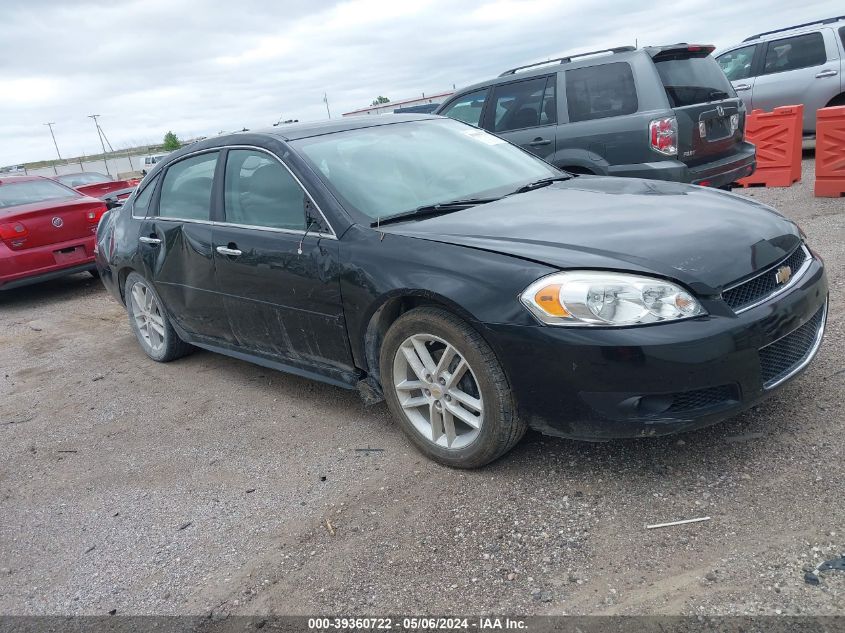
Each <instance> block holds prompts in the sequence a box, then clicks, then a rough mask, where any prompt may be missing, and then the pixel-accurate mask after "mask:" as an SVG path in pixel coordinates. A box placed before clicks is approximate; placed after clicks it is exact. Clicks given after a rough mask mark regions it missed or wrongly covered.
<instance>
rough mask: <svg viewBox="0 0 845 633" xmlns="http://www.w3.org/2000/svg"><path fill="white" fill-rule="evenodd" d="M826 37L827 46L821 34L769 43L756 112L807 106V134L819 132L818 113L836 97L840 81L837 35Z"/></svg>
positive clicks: (758, 84) (757, 84) (755, 101)
mask: <svg viewBox="0 0 845 633" xmlns="http://www.w3.org/2000/svg"><path fill="white" fill-rule="evenodd" d="M825 33H827V34H829V35H830V41H829V42H827V43H826V42H825V36H824V35H823V34H822V33H821V32H819V31H815V32H813V33H804V34H802V35H795V36H793V37H785V38H782V39H779V40H772V41H770V42H767V43H766V45H765V51H764V53H763V60H762V63H761V66H760V72H759V76H758V77H757V79H756V81H755V82H754V95H753V98H752V104H753V106H754V108H755V109H761V110H772V109H774V108H776V107H778V106H783V105H797V104H804V131H805V132H812V131H814V130H815V129H816V110H818V109H819V108H823V107H824V106H825V105H826V104H827V102H828V101H829V100H830V99H831V98H832V97H833V96H835V95H836V93H837V92H838V88H839V79H840V78H839V53H838V47H837V45H836V41H835V39H834V34H833V32H831V31H830V30H829V29H825Z"/></svg>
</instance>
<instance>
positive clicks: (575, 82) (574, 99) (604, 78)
mask: <svg viewBox="0 0 845 633" xmlns="http://www.w3.org/2000/svg"><path fill="white" fill-rule="evenodd" d="M566 102H567V108H568V110H569V121H570V122H572V123H575V122H577V121H591V120H593V119H604V118H607V117H612V116H621V115H623V114H633V113H634V112H636V111H637V108H638V107H639V104H638V102H637V89H636V87H635V86H634V74H633V73H632V72H631V66H630V65H629V64H627V63H626V62H613V63H611V64H599V65H598V66H588V67H586V68H576V69H575V70H567V71H566Z"/></svg>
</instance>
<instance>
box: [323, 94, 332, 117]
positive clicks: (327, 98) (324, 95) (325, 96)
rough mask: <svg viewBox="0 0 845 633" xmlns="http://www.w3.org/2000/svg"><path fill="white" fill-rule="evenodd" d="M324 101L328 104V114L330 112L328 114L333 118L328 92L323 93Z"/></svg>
mask: <svg viewBox="0 0 845 633" xmlns="http://www.w3.org/2000/svg"><path fill="white" fill-rule="evenodd" d="M323 102H324V103H325V104H326V114H328V115H329V118H330V119H331V118H332V113H331V111H330V110H329V95H328V94H326V93H325V92H324V93H323Z"/></svg>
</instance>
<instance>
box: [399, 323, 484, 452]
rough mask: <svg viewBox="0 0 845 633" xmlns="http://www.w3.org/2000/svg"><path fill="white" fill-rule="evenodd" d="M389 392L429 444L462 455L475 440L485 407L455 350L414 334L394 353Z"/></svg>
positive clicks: (433, 338)
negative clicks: (456, 451) (390, 391)
mask: <svg viewBox="0 0 845 633" xmlns="http://www.w3.org/2000/svg"><path fill="white" fill-rule="evenodd" d="M393 383H394V384H393V388H394V389H395V391H396V397H397V399H398V401H399V404H400V405H401V407H402V410H403V411H404V413H405V415H407V417H408V419H409V420H410V421H411V423H412V424H413V426H414V428H415V429H416V430H417V432H419V433H420V434H421V435H422V436H423V437H424V438H426V439H427V440H428V441H430V442H431V443H433V444H436V445H438V446H441V447H443V448H447V449H453V450H456V449H461V448H464V447H466V446H469V445H470V444H472V442H474V441H475V440H476V438H477V437H478V436H479V434H480V432H481V426H482V424H483V423H484V402H483V400H482V397H481V390H480V389H479V386H478V381H477V380H476V377H475V374H474V373H473V370H472V367H470V365H469V363H468V362H467V360H466V358H464V357H463V356H462V355H461V354H460V352H458V350H457V349H456V348H455V346H454V345H452V344H451V343H448V342H447V341H445V340H443V339H442V338H440V337H438V336H434V335H433V334H414V335H413V336H410V337H408V338H407V339H405V341H404V342H403V343H402V344H401V345H400V346H399V349H397V350H396V355H395V357H394V360H393Z"/></svg>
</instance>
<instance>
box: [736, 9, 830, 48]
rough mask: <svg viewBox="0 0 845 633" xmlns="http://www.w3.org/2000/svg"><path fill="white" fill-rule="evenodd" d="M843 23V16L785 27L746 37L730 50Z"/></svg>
mask: <svg viewBox="0 0 845 633" xmlns="http://www.w3.org/2000/svg"><path fill="white" fill-rule="evenodd" d="M842 23H845V16H839V17H835V18H827V19H823V20H816V21H815V22H805V23H804V24H796V25H794V26H787V27H784V28H781V29H775V30H772V31H766V32H764V33H757V34H756V35H752V36H750V37H746V38H745V39H744V40H742V42H740V43H738V44H735V45H733V46H731V47H730V49H734V48H740V47H742V46H749V45H751V44H755V43H759V42H770V41H772V40H779V39H782V38H784V37H790V36H792V35H797V34H800V33H809V32H813V31H820V30H821V29H823V28H837V27H839V26H842Z"/></svg>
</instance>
